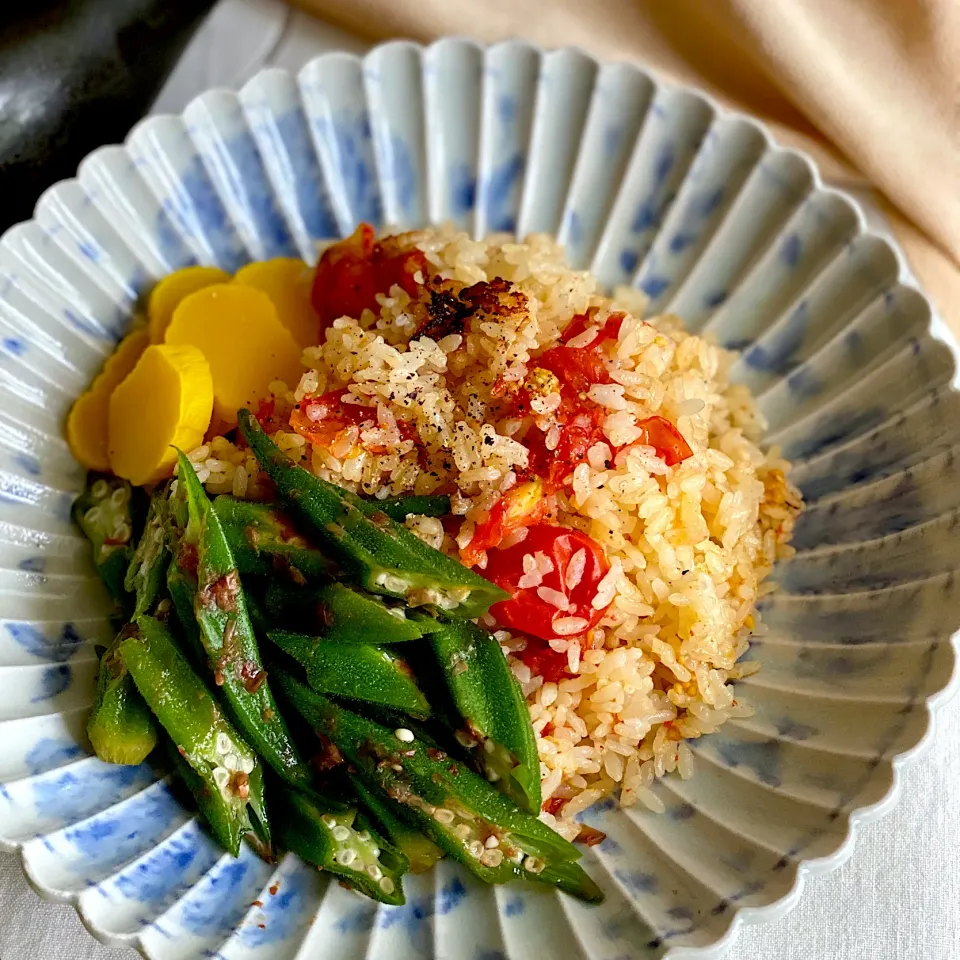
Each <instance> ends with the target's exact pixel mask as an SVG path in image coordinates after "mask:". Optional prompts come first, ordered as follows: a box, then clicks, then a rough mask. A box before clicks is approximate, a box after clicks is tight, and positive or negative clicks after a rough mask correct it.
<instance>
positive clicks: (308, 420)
mask: <svg viewBox="0 0 960 960" xmlns="http://www.w3.org/2000/svg"><path fill="white" fill-rule="evenodd" d="M347 392H348V391H347V389H346V388H344V389H343V390H334V391H332V392H331V393H325V394H323V395H322V396H319V397H304V399H303V400H301V401H300V403H298V404H297V405H296V407H294V410H293V413H291V414H290V426H291V427H293V429H294V430H295V431H296V432H297V433H299V434H300V436H301V437H305V438H306V439H307V440H309V441H310V442H311V443H313V444H316V445H317V446H319V447H326V448H327V449H329V448H330V447H332V446H333V445H334V443H336V440H337V437H338V436H339V435H340V434H341V433H342V432H343V431H344V430H346V429H348V428H349V427H354V426H356V427H359V426H361V425H362V424H364V423H371V422H376V419H377V411H376V410H374V409H373V407H362V406H360V405H359V404H357V403H344V402H343V397H344V395H345V394H346V393H347Z"/></svg>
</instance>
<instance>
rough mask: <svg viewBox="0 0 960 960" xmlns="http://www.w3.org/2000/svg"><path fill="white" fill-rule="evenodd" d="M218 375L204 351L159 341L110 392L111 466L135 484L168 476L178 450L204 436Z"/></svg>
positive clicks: (199, 440)
mask: <svg viewBox="0 0 960 960" xmlns="http://www.w3.org/2000/svg"><path fill="white" fill-rule="evenodd" d="M212 409H213V381H212V379H211V377H210V367H209V365H208V364H207V361H206V359H205V358H204V356H203V353H202V352H201V351H200V350H198V349H197V348H196V347H193V346H189V345H181V344H178V345H171V344H154V345H153V346H150V347H147V349H146V350H145V351H144V353H143V356H142V357H141V358H140V362H139V363H138V364H137V365H136V367H134V369H133V371H132V372H131V373H130V375H129V376H128V377H127V378H126V379H125V380H124V381H123V383H121V384H120V385H119V386H118V387H117V388H116V390H114V391H113V396H112V397H111V398H110V430H109V433H110V468H111V469H112V470H113V472H114V473H115V474H116V475H117V476H118V477H123V478H124V479H125V480H129V481H130V482H131V483H133V484H138V485H139V484H144V483H152V482H154V481H156V480H162V479H163V478H164V477H166V476H169V474H170V472H171V470H172V468H173V465H174V463H175V462H176V458H177V453H176V450H174V447H179V448H180V449H181V450H188V451H189V450H192V449H194V448H195V447H198V446H199V445H200V443H201V442H202V441H203V435H204V434H205V433H206V432H207V427H208V426H209V425H210V413H211V411H212Z"/></svg>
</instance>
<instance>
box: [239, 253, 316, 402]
mask: <svg viewBox="0 0 960 960" xmlns="http://www.w3.org/2000/svg"><path fill="white" fill-rule="evenodd" d="M233 282H234V283H242V284H245V285H246V286H248V287H255V288H256V289H257V290H262V291H263V292H264V293H265V294H266V295H267V296H268V297H269V298H270V300H271V302H272V303H273V305H274V307H276V309H277V316H278V317H279V318H280V322H281V323H282V324H283V325H284V326H285V327H286V328H287V329H288V330H289V331H290V333H292V334H293V339H294V340H296V341H297V343H298V344H299V345H300V346H301V347H312V346H314V345H315V344H316V343H317V342H318V340H319V338H320V318H319V317H318V316H317V312H316V310H314V309H313V304H311V303H310V287H311V285H312V283H313V270H312V269H311V268H310V267H308V266H307V265H306V264H305V263H304V262H303V261H302V260H296V259H294V258H293V257H278V258H277V259H276V260H264V261H262V262H259V263H250V264H247V266H245V267H243V268H242V269H241V270H239V271H237V275H236V276H235V277H234V278H233ZM291 386H292V384H291Z"/></svg>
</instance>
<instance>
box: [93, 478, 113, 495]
mask: <svg viewBox="0 0 960 960" xmlns="http://www.w3.org/2000/svg"><path fill="white" fill-rule="evenodd" d="M109 489H110V485H109V484H108V483H107V481H106V480H98V481H97V482H96V483H95V484H94V485H93V486H92V487H91V488H90V492H91V493H92V494H93V495H94V496H95V497H96V498H97V499H98V500H102V499H103V498H104V497H105V496H106V495H107V491H108V490H109Z"/></svg>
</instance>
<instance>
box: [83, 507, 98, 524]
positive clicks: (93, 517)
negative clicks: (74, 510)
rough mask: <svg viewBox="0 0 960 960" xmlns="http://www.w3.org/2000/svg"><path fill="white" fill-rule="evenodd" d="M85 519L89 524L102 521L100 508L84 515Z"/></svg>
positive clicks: (93, 508)
mask: <svg viewBox="0 0 960 960" xmlns="http://www.w3.org/2000/svg"><path fill="white" fill-rule="evenodd" d="M83 519H84V520H86V521H87V523H97V522H99V520H100V508H99V507H91V508H90V509H89V510H88V511H87V512H86V513H85V514H84V515H83Z"/></svg>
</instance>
